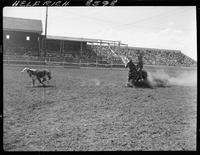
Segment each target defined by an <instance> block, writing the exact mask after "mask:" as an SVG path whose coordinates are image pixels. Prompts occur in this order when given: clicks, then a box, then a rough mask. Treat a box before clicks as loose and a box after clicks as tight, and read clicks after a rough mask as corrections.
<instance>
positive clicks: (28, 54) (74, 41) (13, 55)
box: [3, 17, 197, 66]
mask: <svg viewBox="0 0 200 155" xmlns="http://www.w3.org/2000/svg"><path fill="white" fill-rule="evenodd" d="M41 33H42V22H41V21H40V20H30V19H21V18H11V17H4V18H3V54H4V62H7V61H10V62H11V60H15V61H19V62H20V61H27V62H28V61H46V60H48V61H52V62H54V61H55V62H72V63H96V64H97V63H98V64H106V65H115V64H116V65H118V66H123V62H122V60H121V58H120V57H119V56H116V55H124V56H127V57H130V58H132V60H133V61H134V62H137V61H138V60H137V58H138V55H139V54H140V53H143V54H144V57H143V60H144V64H145V65H167V66H196V65H197V62H196V61H194V60H193V59H191V58H190V57H188V56H186V55H184V54H183V53H182V52H181V51H178V50H168V49H154V48H141V47H129V46H128V45H127V44H124V43H122V42H121V41H112V40H103V39H89V38H76V37H66V36H50V35H47V36H46V38H45V36H43V35H41ZM45 43H46V46H44V45H45ZM112 51H114V52H112Z"/></svg>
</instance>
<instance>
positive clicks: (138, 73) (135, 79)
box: [125, 60, 147, 86]
mask: <svg viewBox="0 0 200 155" xmlns="http://www.w3.org/2000/svg"><path fill="white" fill-rule="evenodd" d="M125 67H126V68H129V74H128V86H133V85H136V84H137V83H140V82H143V81H146V80H147V72H146V71H145V70H144V69H139V67H138V65H137V66H136V65H135V64H134V63H133V61H132V60H129V62H128V63H127V64H126V65H125Z"/></svg>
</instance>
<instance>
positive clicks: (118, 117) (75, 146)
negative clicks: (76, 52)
mask: <svg viewBox="0 0 200 155" xmlns="http://www.w3.org/2000/svg"><path fill="white" fill-rule="evenodd" d="M24 67H25V66H21V67H20V66H18V67H17V66H8V65H4V71H3V76H4V78H3V80H4V81H3V94H4V103H3V113H4V114H3V147H4V150H5V151H56V150H57V151H73V150H75V151H117V150H120V151H121V150H122V151H132V150H144V151H145V150H196V117H197V114H196V111H197V107H196V106H197V86H196V85H184V84H180V83H179V84H178V85H176V84H174V85H169V86H167V87H156V88H154V89H150V88H128V87H125V83H126V81H127V74H128V71H127V70H125V69H95V68H88V69H87V68H82V69H72V68H62V67H60V68H58V67H57V68H50V69H51V70H52V74H53V79H52V81H51V82H50V85H49V86H48V87H41V86H39V84H38V83H37V84H38V86H36V87H32V82H31V79H30V78H29V77H28V75H27V74H26V73H20V71H21V70H22V69H23V68H24ZM33 68H39V67H37V66H33ZM40 68H41V67H40ZM161 68H162V67H161ZM159 69H160V68H148V71H152V72H153V71H155V70H156V71H157V70H159ZM165 70H166V72H167V73H168V74H169V75H170V76H173V77H176V76H178V75H179V74H180V72H185V71H186V69H183V68H172V67H171V68H168V69H165ZM187 71H188V69H187ZM189 71H190V70H189ZM191 72H192V71H191ZM187 75H190V73H187Z"/></svg>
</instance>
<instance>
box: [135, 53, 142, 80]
mask: <svg viewBox="0 0 200 155" xmlns="http://www.w3.org/2000/svg"><path fill="white" fill-rule="evenodd" d="M142 70H143V53H141V54H139V56H138V64H137V73H138V74H137V75H138V77H137V79H136V80H137V81H140V80H141V79H143V78H142Z"/></svg>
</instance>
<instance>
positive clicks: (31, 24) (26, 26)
mask: <svg viewBox="0 0 200 155" xmlns="http://www.w3.org/2000/svg"><path fill="white" fill-rule="evenodd" d="M3 29H4V30H13V31H23V32H36V33H42V21H41V20H35V19H24V18H13V17H3Z"/></svg>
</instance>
